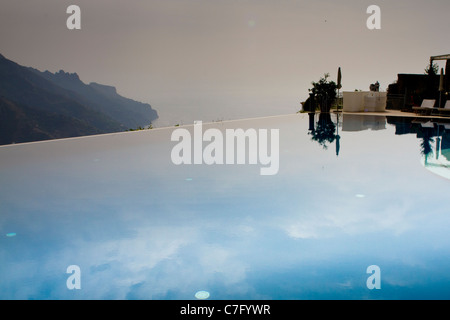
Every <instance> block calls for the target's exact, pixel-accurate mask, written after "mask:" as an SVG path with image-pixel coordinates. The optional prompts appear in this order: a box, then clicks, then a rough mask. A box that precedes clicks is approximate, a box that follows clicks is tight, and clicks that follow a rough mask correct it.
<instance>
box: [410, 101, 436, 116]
mask: <svg viewBox="0 0 450 320" xmlns="http://www.w3.org/2000/svg"><path fill="white" fill-rule="evenodd" d="M435 103H436V100H435V99H423V101H422V105H421V106H420V107H413V111H415V112H416V113H428V114H431V112H432V111H433V109H434V104H435Z"/></svg>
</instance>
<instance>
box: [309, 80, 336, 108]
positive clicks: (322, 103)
mask: <svg viewBox="0 0 450 320" xmlns="http://www.w3.org/2000/svg"><path fill="white" fill-rule="evenodd" d="M329 77H330V74H329V73H325V74H324V76H323V77H322V78H320V80H319V81H318V82H314V81H313V82H312V83H311V84H312V86H313V87H312V88H311V89H309V91H310V93H311V94H312V96H313V97H314V99H315V100H316V102H317V104H318V105H319V107H320V112H330V109H331V106H332V104H333V102H334V101H335V99H336V90H337V84H336V83H335V82H334V81H329V80H328V78H329Z"/></svg>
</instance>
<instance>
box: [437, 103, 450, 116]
mask: <svg viewBox="0 0 450 320" xmlns="http://www.w3.org/2000/svg"><path fill="white" fill-rule="evenodd" d="M438 111H439V115H440V116H450V100H447V102H446V103H445V106H444V107H443V108H439V109H438Z"/></svg>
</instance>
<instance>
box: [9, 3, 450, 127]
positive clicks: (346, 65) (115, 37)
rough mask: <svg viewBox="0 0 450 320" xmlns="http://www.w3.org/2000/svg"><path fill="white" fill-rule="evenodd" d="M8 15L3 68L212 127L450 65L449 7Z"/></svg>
mask: <svg viewBox="0 0 450 320" xmlns="http://www.w3.org/2000/svg"><path fill="white" fill-rule="evenodd" d="M0 3H1V11H0V53H1V54H3V55H4V56H5V57H6V58H8V59H11V60H14V61H16V62H18V63H19V64H22V65H26V66H32V67H35V68H37V69H39V70H42V71H44V70H49V71H52V72H55V71H58V70H60V69H64V70H65V71H67V72H76V73H78V74H79V76H80V78H81V80H82V81H84V82H85V83H89V82H91V81H93V82H99V83H103V84H109V85H113V86H115V87H117V89H118V92H119V93H120V94H122V95H125V96H127V97H130V98H133V99H135V100H139V101H143V102H148V103H150V104H152V106H153V107H155V108H156V109H158V111H160V114H162V113H163V112H161V111H162V110H164V109H165V108H167V109H170V108H171V110H172V111H173V112H178V111H179V112H180V113H182V111H183V110H184V111H186V110H189V108H187V107H186V106H189V105H190V106H193V105H198V106H203V108H204V109H203V110H205V108H208V112H210V114H211V116H213V114H214V110H215V109H214V108H216V110H218V109H220V108H225V107H227V106H233V107H234V108H241V109H243V108H258V107H261V108H263V104H264V103H266V104H268V105H270V106H272V107H273V106H275V105H276V108H280V109H279V110H280V112H281V113H284V112H282V111H286V110H291V109H292V110H296V109H299V107H300V105H299V102H300V101H303V100H304V99H305V98H306V97H307V94H308V88H310V87H311V81H317V80H318V79H319V78H320V77H321V76H322V75H323V74H324V73H330V75H331V77H332V79H335V78H336V73H337V69H338V67H341V68H342V73H343V88H342V90H350V91H353V90H354V89H363V90H368V88H369V85H370V84H371V83H374V82H375V81H379V82H380V84H381V89H382V90H385V89H386V88H387V86H388V85H389V84H390V83H392V82H393V81H395V80H396V78H397V76H396V75H397V73H423V70H424V68H425V67H426V65H427V63H428V61H429V57H430V56H431V55H440V54H448V53H450V45H448V41H447V40H448V35H449V34H450V24H449V23H448V13H449V12H450V1H448V0H428V1H423V0H420V1H419V0H389V1H386V0H384V1H383V0H370V1H366V0H316V1H312V0H148V1H140V0H128V1H118V0H108V1H106V0H72V1H65V0H64V1H63V0H58V1H56V0H53V1H50V0H33V1H28V0H27V1H26V0H0ZM71 4H76V5H78V6H80V8H81V30H68V29H67V27H66V20H67V18H68V17H69V15H68V14H67V13H66V9H67V7H68V6H69V5H71ZM372 4H375V5H378V6H379V7H380V8H381V30H369V29H368V28H367V27H366V21H367V19H368V17H369V14H367V13H366V10H367V8H368V6H369V5H372ZM439 64H440V66H444V63H443V62H440V63H439ZM183 107H186V108H187V109H186V108H185V109H183ZM182 109H183V110H182ZM177 110H178V111H177ZM192 110H194V109H191V111H192ZM196 110H197V109H196ZM199 110H200V109H199ZM198 112H201V111H198ZM210 120H212V119H210Z"/></svg>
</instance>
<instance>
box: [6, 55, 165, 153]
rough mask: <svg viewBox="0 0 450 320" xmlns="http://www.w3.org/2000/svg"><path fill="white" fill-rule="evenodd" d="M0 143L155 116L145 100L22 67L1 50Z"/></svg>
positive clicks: (106, 128)
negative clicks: (134, 98) (130, 97)
mask: <svg viewBox="0 0 450 320" xmlns="http://www.w3.org/2000/svg"><path fill="white" fill-rule="evenodd" d="M0 117H1V119H0V143H1V144H10V143H17V142H30V141H39V140H47V139H55V138H66V137H74V136H83V135H91V134H99V133H110V132H119V131H124V130H127V129H132V128H136V127H138V126H141V127H145V126H147V125H149V124H151V122H152V121H153V120H155V119H157V118H158V115H157V112H156V111H155V110H153V109H152V108H151V106H150V105H149V104H146V103H141V102H137V101H134V100H131V99H128V98H125V97H122V96H120V95H119V94H117V91H116V89H115V88H114V87H111V86H105V85H101V84H97V83H91V84H88V85H87V84H84V83H83V82H82V81H81V80H80V78H79V76H78V75H77V74H76V73H75V74H70V73H66V72H64V71H62V70H61V71H59V72H57V73H55V74H53V73H51V72H49V71H45V72H40V71H38V70H36V69H33V68H30V67H24V66H20V65H18V64H17V63H15V62H13V61H11V60H8V59H6V58H5V57H3V56H2V55H1V54H0Z"/></svg>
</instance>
